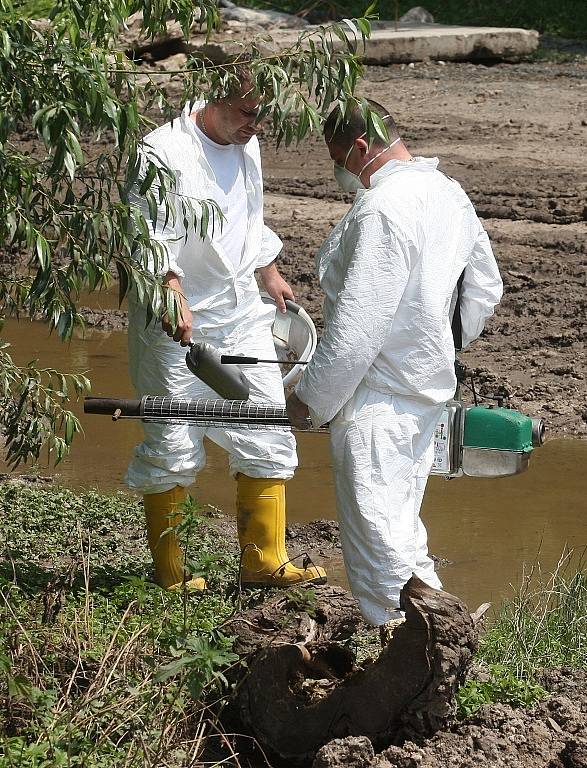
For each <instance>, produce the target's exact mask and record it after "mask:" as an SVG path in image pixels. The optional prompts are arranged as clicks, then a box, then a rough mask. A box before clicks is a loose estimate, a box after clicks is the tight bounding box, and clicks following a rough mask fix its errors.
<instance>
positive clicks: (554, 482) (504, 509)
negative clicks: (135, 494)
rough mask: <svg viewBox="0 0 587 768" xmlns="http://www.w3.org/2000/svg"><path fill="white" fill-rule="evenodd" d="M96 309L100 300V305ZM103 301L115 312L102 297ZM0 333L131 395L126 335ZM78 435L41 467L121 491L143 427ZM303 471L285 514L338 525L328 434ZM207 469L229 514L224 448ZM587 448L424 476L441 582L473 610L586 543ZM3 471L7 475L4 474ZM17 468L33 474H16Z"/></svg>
mask: <svg viewBox="0 0 587 768" xmlns="http://www.w3.org/2000/svg"><path fill="white" fill-rule="evenodd" d="M97 303H98V304H99V303H100V301H98V302H97ZM102 305H103V306H104V308H106V307H110V306H111V300H110V299H108V298H106V299H105V300H104V301H103V302H102ZM3 336H4V338H5V340H6V341H9V342H11V343H12V344H13V347H14V349H13V353H14V356H15V358H16V359H17V361H18V362H20V363H24V362H28V361H29V360H31V359H34V358H38V359H39V364H40V365H51V366H55V367H57V368H58V369H61V370H69V371H76V372H88V373H89V375H90V376H91V379H92V389H93V392H92V393H93V394H94V395H96V396H105V397H108V396H110V397H121V398H122V397H132V396H133V394H134V393H133V391H132V387H131V384H130V381H129V377H128V373H127V369H126V334H125V333H123V332H120V331H113V332H110V333H108V332H103V331H91V330H87V331H86V333H85V338H83V339H82V338H75V339H74V340H73V341H72V342H71V343H70V344H63V343H62V342H61V341H60V340H59V339H58V338H57V337H56V336H55V335H54V334H53V335H51V336H50V335H49V334H48V332H47V329H46V327H45V326H43V325H42V324H40V323H28V322H20V323H17V322H16V321H12V320H9V321H8V322H7V324H6V326H5V330H4V333H3ZM74 410H75V411H76V412H77V413H78V415H79V416H80V419H81V422H82V425H83V429H84V434H83V435H82V436H80V437H79V438H78V439H77V440H76V443H75V446H74V450H73V453H72V455H71V456H70V457H69V458H68V459H66V460H65V461H64V462H62V464H60V465H59V466H58V467H57V468H56V469H54V468H52V467H48V466H47V463H46V459H44V460H43V461H41V462H40V463H39V466H38V471H39V472H40V473H42V474H56V475H58V477H59V480H60V482H62V483H63V484H64V485H66V486H69V487H71V488H75V489H81V488H88V487H95V488H98V489H99V490H102V491H108V490H112V489H123V488H124V487H125V486H124V482H123V476H124V472H125V468H126V464H127V462H128V460H129V457H130V455H131V452H132V449H133V447H134V445H135V444H137V443H138V442H140V439H141V426H140V423H139V422H135V421H126V422H118V423H113V422H112V421H111V420H110V419H109V418H107V417H103V416H90V415H84V414H83V413H82V408H81V404H76V405H75V407H74ZM297 439H298V453H299V459H300V467H299V469H298V472H297V474H296V476H295V478H294V479H293V480H292V481H291V482H290V483H289V485H288V517H289V519H290V520H291V521H298V522H306V521H310V520H313V519H316V518H327V519H336V511H335V504H334V489H333V482H332V475H331V471H330V456H329V448H328V438H327V436H326V435H325V434H303V433H298V435H297ZM207 455H208V465H207V467H206V469H205V470H204V471H203V472H202V473H201V474H200V476H199V477H198V481H197V484H196V485H195V486H194V488H193V494H194V495H195V496H196V498H198V500H200V501H201V502H202V503H209V504H212V505H214V506H217V507H219V508H220V509H222V510H223V511H225V512H227V513H229V514H233V513H234V495H235V484H234V482H233V481H232V480H230V479H228V476H227V461H226V457H225V455H224V454H223V452H222V451H221V450H220V449H219V448H217V447H216V446H215V445H213V444H212V443H208V446H207ZM586 464H587V442H585V441H582V440H571V439H552V440H549V441H548V442H547V443H546V445H545V446H544V447H543V448H541V449H540V450H538V451H536V452H535V453H534V455H533V457H532V460H531V463H530V469H529V471H528V472H526V473H525V474H523V475H519V476H517V477H511V478H501V479H497V480H484V479H473V478H458V479H455V480H451V481H448V482H447V481H446V480H444V479H441V478H432V479H431V480H430V483H429V486H428V491H427V494H426V498H425V501H424V506H423V518H424V520H425V522H426V525H427V528H428V531H429V541H430V551H431V552H432V553H433V554H434V555H436V556H437V557H439V558H443V559H445V560H446V561H449V563H448V564H446V565H443V566H442V567H441V569H440V576H441V578H442V580H443V582H444V586H445V588H446V589H448V590H449V591H450V592H453V593H455V594H458V595H459V596H461V597H462V598H463V599H464V600H465V601H466V602H467V603H468V604H469V605H470V606H471V607H476V605H477V604H479V603H481V602H483V601H486V600H490V601H494V602H499V601H500V600H501V599H502V598H504V597H507V596H510V595H511V594H512V592H511V587H510V584H515V583H517V582H518V581H519V579H520V577H521V575H522V573H523V570H524V568H526V569H528V568H529V567H530V566H531V565H532V564H533V563H535V562H536V561H537V560H539V561H540V563H541V566H542V568H543V570H546V569H551V568H552V567H554V566H555V565H556V563H557V560H558V558H559V556H560V555H561V553H562V552H563V550H564V549H565V548H567V547H570V548H574V549H575V550H579V551H580V550H582V549H583V548H584V547H586V546H587V525H586V512H587V504H586V502H585V499H586V498H587V473H586V472H585V469H584V467H585V466H586ZM3 471H5V470H3ZM20 471H22V472H26V471H30V470H29V469H28V468H27V469H26V470H20ZM326 565H327V567H328V569H329V573H330V576H331V581H333V582H335V583H341V584H344V583H345V577H344V568H343V566H342V560H341V558H340V557H333V558H330V559H329V560H328V561H327V563H326Z"/></svg>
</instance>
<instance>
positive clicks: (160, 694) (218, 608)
mask: <svg viewBox="0 0 587 768" xmlns="http://www.w3.org/2000/svg"><path fill="white" fill-rule="evenodd" d="M0 508H1V509H2V516H3V520H4V549H3V552H2V558H1V562H0V573H1V575H2V586H1V594H2V602H1V607H0V624H1V626H2V631H1V632H0V637H1V638H2V639H1V641H0V643H1V645H0V662H1V664H0V673H1V676H2V683H0V697H1V698H2V699H3V706H2V708H1V709H2V713H3V714H2V719H1V720H0V732H1V735H2V742H0V749H4V750H5V751H7V750H9V754H10V755H11V760H12V762H7V765H12V766H18V768H21V767H22V768H24V766H27V768H29V766H31V765H33V764H34V762H32V760H33V757H34V756H35V755H43V756H44V759H46V760H54V761H55V760H57V759H61V760H67V759H69V760H70V764H72V765H76V764H79V765H81V764H83V765H84V766H88V768H90V767H91V768H94V766H96V768H97V766H98V765H101V764H104V761H106V763H108V761H109V763H108V764H111V765H129V766H130V765H136V766H151V765H153V766H154V765H159V764H160V763H161V760H162V759H165V764H166V765H169V766H170V767H172V768H176V766H177V768H180V766H186V765H188V764H192V763H189V762H188V759H191V760H196V761H197V760H198V759H200V760H206V759H212V760H221V759H226V764H227V765H232V766H235V767H236V766H239V765H243V766H244V765H249V766H254V767H255V768H256V767H257V766H258V767H259V768H260V766H261V765H266V764H267V763H266V762H264V760H263V757H262V755H261V754H260V753H259V752H255V750H254V749H251V747H250V743H249V740H247V739H238V738H237V739H232V737H228V736H227V735H226V734H223V731H222V729H223V725H222V723H223V720H222V717H220V710H219V709H218V703H219V702H221V701H222V700H223V697H224V695H225V694H226V692H227V688H226V686H225V684H224V678H223V674H225V673H226V674H228V676H229V678H230V674H229V673H227V672H226V670H227V669H230V668H234V665H235V664H236V663H238V660H237V658H236V657H235V656H234V653H233V649H232V641H231V639H230V632H229V629H230V626H229V624H228V623H227V620H228V619H229V618H230V619H231V621H232V622H234V620H235V617H238V611H239V606H240V605H241V601H242V597H243V596H242V595H239V593H238V590H237V589H235V586H236V572H237V567H238V551H237V545H236V536H235V528H234V522H233V521H232V520H230V519H226V518H223V517H222V516H219V514H218V512H213V511H210V510H208V512H207V513H205V514H203V515H202V517H201V519H199V520H198V522H196V523H195V526H196V530H195V531H194V535H192V537H191V540H192V547H191V559H192V560H193V562H194V563H195V567H196V568H197V569H198V572H201V573H202V574H205V575H206V577H207V579H208V583H209V585H210V589H209V590H208V591H207V592H206V593H204V594H202V595H197V596H191V597H190V598H189V599H188V600H187V601H186V600H184V599H183V597H182V595H170V594H167V593H163V592H162V591H161V590H159V589H158V588H156V587H155V586H153V585H151V584H150V583H149V582H148V580H146V577H148V575H149V567H150V565H149V563H150V558H149V555H148V551H147V548H146V542H145V540H144V534H143V524H142V509H141V505H140V503H139V501H138V500H137V499H136V498H135V497H131V496H129V495H126V494H123V493H118V494H114V495H111V496H105V495H102V494H99V493H97V492H94V491H92V492H86V493H80V494H75V493H73V492H71V491H68V490H65V489H63V488H60V487H58V486H55V485H53V484H52V483H50V482H49V481H47V480H43V479H42V478H41V479H37V480H35V481H33V482H31V481H26V482H23V481H22V480H20V481H19V480H9V481H4V482H2V483H1V484H0ZM204 512H205V510H204ZM220 541H221V542H222V547H221V548H219V542H220ZM288 546H289V547H290V550H291V551H290V553H292V552H293V551H298V550H300V549H301V548H303V549H304V550H310V551H312V552H314V553H315V556H316V557H317V558H318V559H319V558H320V557H323V556H324V555H328V554H329V553H332V552H335V551H336V550H337V549H338V536H337V531H336V525H335V524H334V523H327V522H320V521H318V522H316V523H313V524H310V525H309V526H303V525H297V526H293V527H292V530H291V531H290V533H289V540H288ZM321 553H322V554H321ZM570 565H571V564H567V570H566V571H565V570H564V569H563V568H562V567H561V569H559V571H558V573H557V574H556V575H555V577H553V578H551V579H548V578H546V577H544V582H543V584H542V585H540V580H539V579H538V580H536V576H537V574H534V577H533V579H532V580H528V581H527V582H526V583H525V584H524V585H523V586H522V587H521V588H520V591H519V592H518V594H517V595H516V596H515V597H514V599H512V601H510V604H509V606H508V605H504V606H502V607H501V608H500V609H499V610H497V611H496V615H495V617H493V618H492V619H491V621H490V622H489V628H488V631H487V632H486V633H485V635H484V638H483V639H482V643H481V648H480V651H479V654H478V656H477V660H476V662H475V665H474V667H473V669H472V670H471V673H470V676H469V681H468V682H467V684H466V685H465V687H464V688H463V689H461V692H460V693H459V697H458V706H459V711H460V714H461V719H458V720H454V721H453V724H452V725H451V726H450V727H449V729H448V730H443V731H442V732H439V733H437V734H436V735H435V736H434V737H433V738H432V739H429V740H426V741H424V742H422V743H418V744H414V743H411V742H406V743H403V744H401V745H399V746H396V747H391V748H390V749H388V750H386V751H384V752H383V753H381V754H380V755H377V756H375V754H374V753H373V750H372V748H371V747H370V745H369V744H366V743H365V742H364V741H360V742H357V740H356V739H355V740H354V741H353V740H351V741H350V742H348V741H346V742H345V743H343V744H341V745H337V744H334V745H330V746H329V747H328V748H327V749H326V750H325V751H324V753H323V754H322V755H321V756H319V757H318V758H317V759H316V761H315V763H314V765H315V766H316V768H324V767H325V766H335V765H345V766H346V767H347V768H348V766H357V768H359V767H360V768H367V766H369V767H373V768H374V767H375V766H378V768H388V766H390V765H391V766H396V768H408V767H409V768H411V767H412V766H414V767H415V766H416V765H419V766H425V768H433V766H434V768H436V766H440V765H448V764H458V765H462V766H468V765H471V766H473V765H487V766H490V765H491V766H494V765H508V767H509V766H514V768H518V767H519V768H530V767H531V768H542V766H544V768H546V767H547V766H548V767H549V768H551V767H552V766H553V765H560V766H564V767H565V768H579V766H584V765H585V763H584V762H581V760H584V755H585V752H584V749H585V746H586V744H585V737H584V733H585V729H586V728H587V694H586V693H585V691H586V690H587V686H586V683H587V675H586V673H585V668H586V667H587V658H586V657H585V650H584V649H585V638H586V637H587V626H586V622H587V619H586V618H585V616H586V608H587V578H586V577H585V574H584V573H582V572H581V571H576V572H575V574H574V575H573V573H572V572H571V571H570ZM544 591H548V592H549V594H550V596H551V600H550V604H549V605H548V606H546V605H545V604H544V603H542V602H541V597H540V596H541V594H543V592H544ZM298 592H299V591H298ZM303 592H304V594H303V595H301V594H298V595H297V596H295V595H294V597H293V599H291V598H290V603H292V604H293V605H294V607H295V610H296V611H298V612H299V611H300V610H301V611H304V610H308V611H310V609H311V599H310V596H309V594H308V593H307V591H303ZM259 599H261V600H262V599H263V595H262V594H257V595H256V597H255V601H256V603H257V604H258V603H259ZM547 608H548V610H547V611H546V609H547ZM235 611H236V613H235ZM521 617H525V619H526V623H525V629H526V631H527V635H526V636H525V637H522V636H521V635H520V634H519V633H518V634H516V632H512V631H511V627H514V626H517V628H518V630H516V631H517V632H519V628H520V626H521V623H520V619H521ZM563 619H564V621H563ZM508 627H509V629H508ZM539 627H540V633H538V632H537V630H538V628H539ZM565 628H566V631H567V633H568V634H567V635H565V634H564V632H565ZM532 637H534V644H532V643H530V642H528V640H529V639H530V638H532ZM537 639H538V640H539V642H537ZM522 640H523V641H524V642H522ZM348 647H349V648H350V649H351V650H353V651H354V652H355V653H357V654H358V655H359V658H362V659H367V658H368V657H369V656H373V655H374V654H377V652H378V651H377V642H376V638H375V637H374V633H373V632H369V631H367V630H366V628H364V627H363V628H361V629H360V630H359V631H358V632H357V633H355V634H354V635H353V637H352V638H351V639H350V642H349V643H348ZM544 659H549V660H550V661H551V664H550V665H549V666H552V665H555V666H556V669H545V668H544V667H545V666H546V665H545V664H544V663H543V662H544ZM541 660H542V662H541ZM364 663H365V662H364ZM212 702H216V704H215V705H214V706H212ZM221 734H222V735H221ZM231 750H233V752H232V755H231ZM349 750H350V751H349ZM236 753H238V756H237V754H236ZM351 756H352V757H351ZM82 758H83V760H82V763H80V762H79V761H80V760H81V759H82ZM35 759H36V758H35ZM557 761H558V762H557ZM47 764H51V763H47Z"/></svg>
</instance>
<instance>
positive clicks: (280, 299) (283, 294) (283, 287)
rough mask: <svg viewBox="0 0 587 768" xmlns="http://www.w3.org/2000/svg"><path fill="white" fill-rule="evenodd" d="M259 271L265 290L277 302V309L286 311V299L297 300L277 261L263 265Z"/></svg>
mask: <svg viewBox="0 0 587 768" xmlns="http://www.w3.org/2000/svg"><path fill="white" fill-rule="evenodd" d="M259 272H260V274H261V280H262V281H263V285H264V286H265V290H266V291H267V293H268V294H269V295H270V296H271V298H272V299H273V300H274V301H276V302H277V309H278V310H279V311H280V312H285V311H286V308H285V300H286V299H291V300H292V301H295V297H294V294H293V291H292V289H291V288H290V287H289V285H288V284H287V283H286V282H285V280H284V279H283V277H282V276H281V275H280V274H279V272H278V270H277V267H276V266H275V262H272V263H271V264H269V265H267V266H266V267H261V269H260V270H259Z"/></svg>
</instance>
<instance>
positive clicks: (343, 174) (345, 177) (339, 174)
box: [334, 115, 401, 193]
mask: <svg viewBox="0 0 587 768" xmlns="http://www.w3.org/2000/svg"><path fill="white" fill-rule="evenodd" d="M385 117H389V115H386V116H385ZM385 117H384V118H382V119H383V120H385ZM366 135H367V133H366V132H365V133H362V134H361V135H360V136H359V139H362V138H363V136H366ZM355 141H356V139H355ZM398 141H401V138H400V137H399V136H398V137H397V139H395V141H392V142H391V144H389V146H387V147H385V149H382V150H381V152H378V153H377V154H376V155H375V157H372V158H371V159H370V160H369V161H368V162H367V163H365V165H364V166H363V167H362V169H361V172H360V173H359V174H358V175H357V174H356V173H353V172H352V171H349V170H348V168H347V167H346V164H347V162H348V159H349V157H350V155H351V152H352V151H353V148H354V147H355V142H354V141H353V143H352V144H351V146H350V147H349V151H348V152H347V153H346V157H345V159H344V164H343V165H338V163H334V178H335V179H336V182H337V184H338V186H339V187H340V188H341V189H342V191H343V192H351V193H352V192H356V191H357V190H358V189H365V185H364V184H363V182H362V181H361V176H362V175H363V171H364V170H365V169H366V168H368V167H369V166H370V165H371V163H373V162H374V161H375V160H377V158H378V157H379V156H380V155H382V154H383V153H384V152H387V150H388V149H391V147H393V146H394V145H395V144H397V143H398Z"/></svg>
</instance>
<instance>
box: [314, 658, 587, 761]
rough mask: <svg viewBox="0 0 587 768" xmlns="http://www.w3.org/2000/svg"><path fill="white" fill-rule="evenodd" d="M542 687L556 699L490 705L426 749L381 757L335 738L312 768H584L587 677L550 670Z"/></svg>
mask: <svg viewBox="0 0 587 768" xmlns="http://www.w3.org/2000/svg"><path fill="white" fill-rule="evenodd" d="M542 683H543V685H544V686H545V688H546V689H547V690H548V691H549V692H550V693H551V694H552V695H551V697H550V698H549V699H547V700H545V701H543V702H541V703H540V704H539V705H537V706H536V707H535V708H534V709H532V710H521V709H512V708H511V707H510V706H507V705H504V704H492V705H486V706H485V707H483V708H482V709H481V710H480V711H479V712H478V713H477V714H476V715H474V716H472V717H470V718H468V719H467V720H464V721H462V722H460V723H457V724H455V725H454V726H453V727H452V728H451V729H450V730H447V731H441V732H439V733H437V734H436V735H435V736H434V737H433V738H431V739H429V740H427V741H426V742H424V743H422V744H415V743H414V742H410V741H408V742H405V743H404V744H403V745H402V746H401V747H395V746H392V747H389V748H388V749H385V750H383V751H382V752H381V753H379V754H378V755H375V754H374V752H373V748H372V746H371V743H370V742H369V741H368V740H367V739H365V738H364V737H349V738H347V739H337V740H336V741H332V742H330V743H329V744H327V745H326V746H325V747H323V748H322V750H320V752H319V753H318V755H317V757H316V759H315V760H314V763H313V768H451V767H454V768H501V767H502V766H503V768H585V766H587V738H586V737H585V733H586V728H587V698H586V696H585V685H586V683H587V675H586V674H585V672H577V671H572V670H568V669H567V670H550V671H548V672H545V673H544V677H543V681H542Z"/></svg>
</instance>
